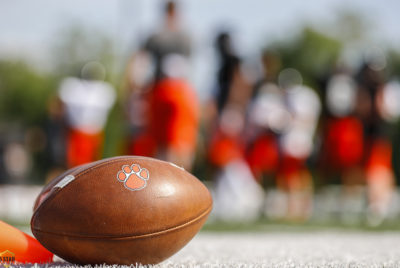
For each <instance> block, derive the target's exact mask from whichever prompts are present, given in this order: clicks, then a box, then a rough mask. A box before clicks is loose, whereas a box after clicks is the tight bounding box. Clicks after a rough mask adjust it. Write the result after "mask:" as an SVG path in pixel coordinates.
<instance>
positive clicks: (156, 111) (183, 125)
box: [150, 78, 199, 152]
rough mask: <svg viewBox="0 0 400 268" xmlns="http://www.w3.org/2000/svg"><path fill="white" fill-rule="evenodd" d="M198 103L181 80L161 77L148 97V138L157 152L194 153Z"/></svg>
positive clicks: (185, 83) (190, 89) (190, 90)
mask: <svg viewBox="0 0 400 268" xmlns="http://www.w3.org/2000/svg"><path fill="white" fill-rule="evenodd" d="M198 124H199V104H198V99H197V96H196V94H195V91H194V89H193V88H192V87H191V86H190V85H189V84H188V83H187V82H186V81H184V80H182V79H173V78H165V79H163V80H161V81H160V82H158V83H157V84H156V85H155V87H154V90H153V92H152V95H151V97H150V135H151V136H152V137H153V138H154V139H155V141H156V144H157V147H158V149H162V148H173V149H174V150H175V151H178V152H194V150H195V147H196V142H197V131H198Z"/></svg>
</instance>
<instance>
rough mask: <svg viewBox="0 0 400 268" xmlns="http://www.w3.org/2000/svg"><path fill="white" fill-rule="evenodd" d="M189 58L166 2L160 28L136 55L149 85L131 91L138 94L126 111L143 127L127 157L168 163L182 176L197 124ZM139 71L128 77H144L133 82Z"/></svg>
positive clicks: (190, 161)
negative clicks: (142, 62)
mask: <svg viewBox="0 0 400 268" xmlns="http://www.w3.org/2000/svg"><path fill="white" fill-rule="evenodd" d="M190 52H191V42H190V37H189V35H188V34H187V33H186V32H185V31H184V30H183V29H182V28H181V25H180V22H179V11H178V7H177V5H176V3H175V2H173V1H168V2H166V4H165V6H164V23H163V25H162V27H161V28H160V30H159V31H157V32H156V33H154V34H153V35H151V36H150V37H149V38H148V39H147V41H146V42H145V44H144V46H143V47H142V49H141V50H140V51H139V52H138V53H136V54H135V57H136V60H140V59H145V63H146V64H148V65H150V66H153V67H154V68H153V70H154V73H153V74H152V75H150V77H151V78H152V79H145V80H146V81H145V82H144V83H139V85H136V87H137V88H138V90H137V91H136V92H139V93H136V94H135V93H134V95H132V98H131V99H130V100H129V107H131V108H130V110H131V111H135V112H133V113H132V112H131V114H132V115H135V114H136V117H135V118H136V119H135V120H136V122H140V121H141V122H140V125H142V127H141V129H139V132H140V133H137V134H135V135H134V137H133V142H132V146H131V153H133V154H139V155H147V156H153V157H157V158H160V159H164V160H167V161H171V162H174V163H175V164H177V165H180V166H182V167H184V168H185V169H187V170H191V168H192V164H193V160H194V155H195V149H196V144H197V131H198V121H199V104H198V99H197V96H196V94H195V90H194V88H193V87H192V86H191V84H190V83H189V81H188V79H187V77H188V75H189V73H188V69H190V68H189V56H190ZM133 66H138V65H136V63H133ZM141 70H143V67H142V69H139V68H136V72H133V73H132V75H133V76H135V77H137V78H139V77H148V76H146V75H144V74H142V75H141V76H138V75H137V74H138V73H140V72H141ZM138 80H143V79H141V78H139V79H136V81H138ZM136 84H138V83H136ZM138 114H140V115H142V116H141V117H137V115H138ZM131 118H132V117H131ZM143 118H144V119H143ZM135 120H133V121H132V122H134V121H135Z"/></svg>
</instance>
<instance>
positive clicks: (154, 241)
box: [31, 156, 212, 265]
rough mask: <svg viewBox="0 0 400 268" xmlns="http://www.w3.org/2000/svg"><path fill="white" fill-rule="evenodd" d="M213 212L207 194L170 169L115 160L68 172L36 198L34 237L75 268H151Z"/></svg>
mask: <svg viewBox="0 0 400 268" xmlns="http://www.w3.org/2000/svg"><path fill="white" fill-rule="evenodd" d="M211 209H212V198H211V195H210V193H209V191H208V189H207V188H206V187H205V186H204V185H203V184H202V183H201V182H200V181H199V180H198V179H197V178H196V177H194V176H193V175H191V174H190V173H189V172H186V171H185V170H184V169H183V168H180V167H178V166H176V165H174V164H172V163H169V162H164V161H160V160H156V159H153V158H147V157H138V156H120V157H114V158H108V159H104V160H100V161H97V162H94V163H90V164H86V165H83V166H78V167H76V168H73V169H71V170H69V171H67V172H65V173H64V174H62V175H60V176H59V177H57V178H55V179H54V180H52V181H51V182H50V183H49V184H47V185H46V186H45V187H44V188H43V190H42V192H41V193H40V194H39V196H38V197H37V200H36V202H35V205H34V213H33V216H32V220H31V228H32V233H33V235H34V236H35V237H36V238H37V239H38V240H39V242H40V243H41V244H42V245H43V246H45V247H46V248H47V249H48V250H50V251H51V252H53V253H54V254H56V255H58V256H59V257H61V258H63V259H65V260H66V261H69V262H71V263H76V264H126V265H131V264H137V263H140V264H156V263H159V262H161V261H163V260H165V259H167V258H168V257H170V256H171V255H173V254H174V253H176V252H177V251H178V250H179V249H181V248H182V247H183V246H184V245H185V244H187V243H188V242H189V241H190V240H191V239H192V238H193V237H194V236H195V235H196V233H197V232H198V231H199V230H200V229H201V227H202V226H203V224H204V223H205V221H206V220H207V216H208V214H209V213H210V211H211Z"/></svg>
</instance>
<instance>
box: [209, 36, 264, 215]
mask: <svg viewBox="0 0 400 268" xmlns="http://www.w3.org/2000/svg"><path fill="white" fill-rule="evenodd" d="M216 41H217V42H216V48H217V52H218V54H219V56H220V68H219V71H218V73H217V88H216V91H215V93H214V96H213V97H214V98H213V100H212V102H211V103H210V104H209V106H208V107H210V108H211V109H212V110H214V111H215V112H214V114H213V117H212V118H210V120H209V122H208V124H209V129H208V131H209V135H210V137H209V144H208V159H209V161H210V162H211V163H212V165H213V166H214V167H215V169H216V189H215V196H214V203H215V210H214V211H215V215H216V216H217V217H219V219H222V220H234V221H235V220H236V221H251V220H255V219H257V218H258V217H259V216H260V212H261V207H262V203H263V198H264V193H263V190H262V188H261V187H260V186H259V184H258V183H257V181H256V180H255V179H254V176H253V174H252V172H251V169H250V168H249V166H248V163H247V162H246V158H245V144H246V137H245V136H246V133H247V129H246V116H247V115H246V112H247V105H248V103H249V101H250V96H251V92H252V91H251V87H250V82H249V81H248V79H247V77H246V76H245V74H244V71H243V66H242V62H241V60H240V58H239V57H238V56H237V55H236V54H235V52H234V51H233V46H232V40H231V37H230V35H229V34H228V33H221V34H219V35H218V36H217V39H216ZM213 107H214V108H213Z"/></svg>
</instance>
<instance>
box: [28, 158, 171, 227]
mask: <svg viewBox="0 0 400 268" xmlns="http://www.w3.org/2000/svg"><path fill="white" fill-rule="evenodd" d="M132 158H136V159H137V158H145V159H149V157H145V156H128V157H127V156H119V157H116V158H115V159H113V160H111V161H104V162H103V163H100V164H98V165H96V164H95V162H94V163H91V164H93V166H92V167H90V168H89V169H86V170H85V171H81V172H78V173H77V174H75V175H74V177H75V180H74V181H76V180H77V179H78V178H79V177H81V176H83V175H85V174H86V173H88V172H90V171H92V170H94V169H96V168H100V167H102V166H104V165H106V164H109V163H115V162H119V161H126V160H130V159H132ZM153 160H156V161H158V162H165V161H161V160H159V159H153ZM100 161H103V160H99V161H98V162H100ZM76 168H77V169H75V170H73V171H77V170H78V169H79V166H78V167H76ZM73 171H72V172H71V173H70V174H72V173H73ZM70 174H65V176H68V175H70ZM67 186H68V185H66V187H67ZM52 188H54V186H53V187H52ZM50 191H52V189H51V190H49V192H50ZM58 192H60V190H58V191H57V193H55V194H53V195H51V196H49V197H48V198H46V199H45V200H43V201H42V202H41V203H40V205H39V206H38V207H37V208H36V210H35V211H34V214H33V216H32V219H33V218H34V216H35V215H36V212H37V211H38V210H39V209H40V208H41V207H42V205H43V204H44V203H46V202H47V201H49V200H52V199H53V198H55V196H56V195H57V194H58Z"/></svg>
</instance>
